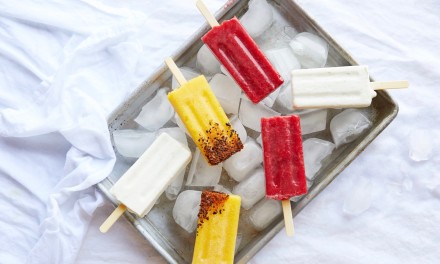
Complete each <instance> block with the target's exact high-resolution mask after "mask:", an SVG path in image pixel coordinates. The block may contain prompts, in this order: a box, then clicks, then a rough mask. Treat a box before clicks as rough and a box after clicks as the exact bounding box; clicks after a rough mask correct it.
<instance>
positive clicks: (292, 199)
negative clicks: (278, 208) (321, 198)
mask: <svg viewBox="0 0 440 264" xmlns="http://www.w3.org/2000/svg"><path fill="white" fill-rule="evenodd" d="M303 197H304V195H298V196H292V197H291V198H290V201H292V202H294V203H297V202H298V201H299V200H301V198H303Z"/></svg>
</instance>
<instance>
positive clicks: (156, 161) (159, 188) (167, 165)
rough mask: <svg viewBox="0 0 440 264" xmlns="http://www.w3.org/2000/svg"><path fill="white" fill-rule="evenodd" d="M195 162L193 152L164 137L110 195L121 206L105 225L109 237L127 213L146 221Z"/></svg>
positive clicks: (152, 146)
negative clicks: (192, 162)
mask: <svg viewBox="0 0 440 264" xmlns="http://www.w3.org/2000/svg"><path fill="white" fill-rule="evenodd" d="M190 160H191V152H190V151H189V149H188V148H187V147H186V146H184V145H182V144H181V143H180V142H178V141H177V140H175V139H174V138H172V137H171V136H169V135H168V134H167V133H162V134H161V135H160V136H158V137H157V139H156V140H155V141H154V142H153V144H152V145H151V146H150V147H149V148H148V149H147V150H146V151H145V152H144V154H142V156H141V157H139V159H138V160H137V161H136V162H135V163H134V164H133V166H131V167H130V168H129V169H128V170H127V172H126V173H125V174H124V175H122V177H121V178H120V179H119V180H118V181H117V182H116V183H115V184H114V185H113V187H112V188H111V189H110V193H111V194H112V195H114V196H115V198H116V200H118V202H119V203H120V205H119V206H118V207H117V208H116V209H115V211H114V212H113V213H112V214H111V215H110V216H109V217H108V218H107V220H106V221H105V222H104V223H103V224H102V225H101V227H100V231H101V232H103V233H105V232H107V231H108V229H109V228H110V227H111V226H112V225H113V224H114V222H115V221H116V220H117V219H118V218H119V217H120V216H121V215H122V214H123V213H124V211H125V210H126V209H128V210H129V211H131V212H133V213H135V214H136V215H137V216H138V217H144V216H145V215H146V214H147V213H148V212H149V211H150V210H151V208H152V207H153V205H154V203H155V201H156V200H157V199H158V198H159V196H160V195H161V194H162V193H163V191H164V190H165V188H166V187H167V186H168V185H169V184H170V183H171V181H172V180H173V179H174V177H176V176H177V175H178V174H179V173H180V172H181V171H182V170H184V169H185V167H186V165H188V163H189V161H190Z"/></svg>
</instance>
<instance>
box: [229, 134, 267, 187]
mask: <svg viewBox="0 0 440 264" xmlns="http://www.w3.org/2000/svg"><path fill="white" fill-rule="evenodd" d="M262 162H263V150H262V149H261V148H260V146H259V145H258V144H257V142H255V140H253V139H252V138H249V139H248V141H246V142H245V143H244V144H243V149H242V150H241V151H240V152H238V153H235V154H234V155H232V156H231V157H230V158H229V159H227V160H225V161H224V162H223V163H224V164H223V167H224V168H225V170H226V172H227V173H228V174H229V176H230V177H231V178H233V179H234V180H236V181H238V182H240V181H242V180H243V179H244V178H246V176H248V174H249V172H251V171H252V170H253V169H255V168H256V167H257V166H258V165H260V164H261V163H262Z"/></svg>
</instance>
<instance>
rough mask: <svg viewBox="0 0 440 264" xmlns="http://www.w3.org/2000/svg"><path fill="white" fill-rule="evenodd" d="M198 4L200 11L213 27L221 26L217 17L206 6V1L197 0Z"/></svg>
mask: <svg viewBox="0 0 440 264" xmlns="http://www.w3.org/2000/svg"><path fill="white" fill-rule="evenodd" d="M196 6H197V8H198V9H199V11H200V13H202V15H203V16H204V17H205V19H206V21H208V24H209V25H210V26H211V27H212V28H213V27H216V26H220V24H219V23H218V21H217V19H215V17H214V16H213V15H212V14H211V12H209V10H208V8H207V7H206V5H205V3H203V1H202V0H197V1H196Z"/></svg>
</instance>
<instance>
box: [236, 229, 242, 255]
mask: <svg viewBox="0 0 440 264" xmlns="http://www.w3.org/2000/svg"><path fill="white" fill-rule="evenodd" d="M241 241H243V233H240V232H238V233H237V238H236V239H235V253H237V251H238V248H239V247H240V244H241Z"/></svg>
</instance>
